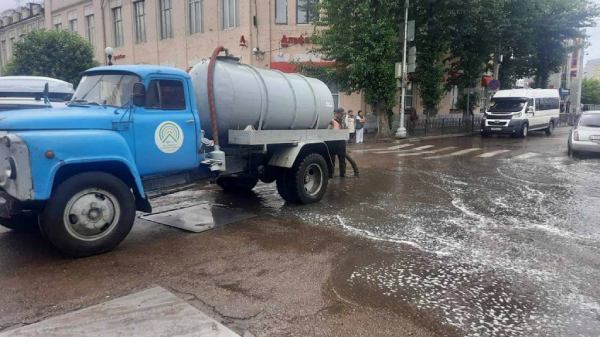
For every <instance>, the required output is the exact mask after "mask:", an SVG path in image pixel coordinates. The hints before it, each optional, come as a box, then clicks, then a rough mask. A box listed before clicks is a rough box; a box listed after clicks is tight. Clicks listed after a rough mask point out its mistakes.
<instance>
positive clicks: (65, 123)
mask: <svg viewBox="0 0 600 337" xmlns="http://www.w3.org/2000/svg"><path fill="white" fill-rule="evenodd" d="M115 110H116V108H114V107H101V106H72V107H66V108H47V109H25V110H13V111H10V110H9V111H4V112H2V113H0V130H72V129H103V130H111V129H112V128H113V126H112V122H113V121H118V120H119V119H120V118H121V117H122V116H123V113H124V112H125V110H123V109H122V110H121V112H120V113H119V114H115V113H114V112H115Z"/></svg>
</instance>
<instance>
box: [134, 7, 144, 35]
mask: <svg viewBox="0 0 600 337" xmlns="http://www.w3.org/2000/svg"><path fill="white" fill-rule="evenodd" d="M144 6H145V2H144V0H141V1H137V2H134V3H133V16H134V18H135V27H134V28H135V42H136V43H142V42H146V8H145V7H144Z"/></svg>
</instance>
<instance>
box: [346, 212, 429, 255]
mask: <svg viewBox="0 0 600 337" xmlns="http://www.w3.org/2000/svg"><path fill="white" fill-rule="evenodd" d="M336 217H337V219H338V221H339V223H340V225H341V226H342V228H344V229H345V230H347V231H349V232H351V233H354V234H356V235H359V236H362V237H366V238H369V239H371V240H374V241H384V242H391V243H397V244H403V245H408V246H411V247H414V248H417V249H420V250H423V251H425V249H424V248H423V247H422V246H421V245H419V244H418V243H416V242H414V241H409V240H402V239H400V238H393V237H383V236H380V235H378V234H375V233H374V232H371V231H369V230H366V229H359V228H355V227H352V226H349V225H347V224H346V221H344V219H343V218H342V217H341V216H339V215H336Z"/></svg>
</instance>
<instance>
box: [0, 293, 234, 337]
mask: <svg viewBox="0 0 600 337" xmlns="http://www.w3.org/2000/svg"><path fill="white" fill-rule="evenodd" d="M17 336H18V337H38V336H44V337H87V336H103V337H113V336H114V337H117V336H120V337H121V336H144V337H154V336H189V337H191V336H202V337H239V335H238V334H236V333H234V332H233V331H231V330H229V329H228V328H226V327H225V326H223V325H222V324H220V323H219V322H217V321H215V320H214V319H212V318H210V317H208V316H207V315H205V314H204V313H202V312H201V311H200V310H198V309H196V308H194V307H193V306H191V305H190V304H188V303H187V302H185V301H184V300H182V299H180V298H179V297H177V296H175V295H174V294H172V293H171V292H169V291H167V290H166V289H164V288H161V287H155V288H150V289H146V290H143V291H141V292H138V293H135V294H131V295H128V296H124V297H121V298H117V299H114V300H112V301H109V302H106V303H102V304H99V305H95V306H92V307H89V308H85V309H82V310H79V311H75V312H72V313H68V314H65V315H62V316H57V317H53V318H49V319H47V320H44V321H41V322H39V323H35V324H31V325H27V326H24V327H20V328H17V329H15V330H10V331H5V332H3V333H0V337H17Z"/></svg>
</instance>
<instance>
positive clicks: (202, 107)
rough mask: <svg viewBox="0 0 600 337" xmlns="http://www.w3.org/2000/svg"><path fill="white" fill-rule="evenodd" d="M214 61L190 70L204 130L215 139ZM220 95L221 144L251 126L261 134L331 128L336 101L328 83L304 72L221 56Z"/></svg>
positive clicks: (217, 101)
mask: <svg viewBox="0 0 600 337" xmlns="http://www.w3.org/2000/svg"><path fill="white" fill-rule="evenodd" d="M208 65H209V62H208V61H205V62H201V63H198V64H197V65H195V66H194V67H193V68H192V70H191V71H190V76H191V78H192V82H193V84H194V90H195V93H196V100H197V104H198V107H197V108H198V111H199V113H200V116H201V117H200V118H201V121H202V128H203V129H204V131H205V132H206V134H207V135H208V137H210V138H214V137H213V136H212V134H211V130H210V113H209V104H208V91H207V76H208ZM213 81H214V85H213V88H214V97H215V107H216V111H217V125H218V126H219V134H220V137H219V138H220V140H221V142H226V141H227V132H228V130H230V129H234V130H241V129H244V128H246V127H247V126H248V125H251V126H252V127H254V128H255V129H257V130H300V129H315V128H319V129H324V128H327V126H328V125H329V122H330V121H331V119H332V117H333V107H334V106H333V97H332V95H331V91H330V90H329V88H328V87H327V86H326V85H325V83H323V82H321V81H319V80H317V79H314V78H310V77H305V76H302V75H300V74H286V73H283V72H281V71H278V70H268V69H260V68H256V67H254V66H251V65H247V64H242V63H239V62H238V61H237V60H235V59H231V58H219V59H218V60H217V62H216V64H215V70H214V79H213Z"/></svg>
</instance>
